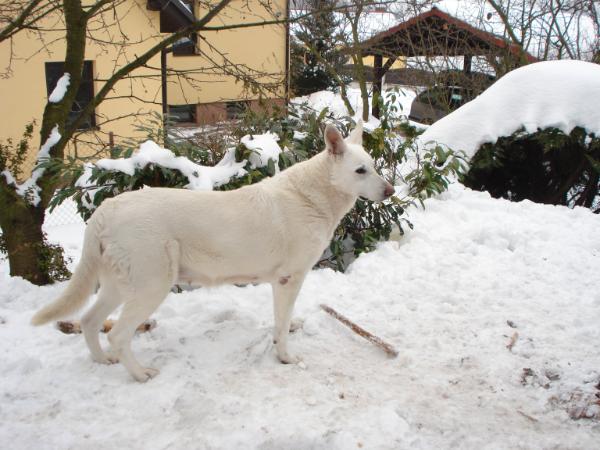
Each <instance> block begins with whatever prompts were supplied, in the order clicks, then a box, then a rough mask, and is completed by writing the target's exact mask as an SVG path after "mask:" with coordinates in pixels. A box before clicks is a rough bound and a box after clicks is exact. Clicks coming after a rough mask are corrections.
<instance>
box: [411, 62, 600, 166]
mask: <svg viewBox="0 0 600 450" xmlns="http://www.w3.org/2000/svg"><path fill="white" fill-rule="evenodd" d="M599 104H600V66H599V65H597V64H592V63H588V62H583V61H572V60H562V61H545V62H540V63H535V64H531V65H528V66H525V67H521V68H519V69H516V70H514V71H512V72H509V73H508V74H506V75H505V76H503V77H502V78H500V79H499V80H498V81H497V82H496V83H494V84H493V85H492V86H491V87H490V88H489V89H487V90H486V91H485V92H483V93H482V94H481V95H480V96H479V97H477V98H475V99H474V100H472V101H471V102H469V103H466V104H465V105H463V106H462V107H460V108H459V109H457V110H456V111H454V112H453V113H451V114H449V115H447V116H446V117H444V118H442V119H441V120H439V121H437V122H436V123H434V124H433V125H431V126H430V127H429V128H428V129H427V131H425V132H424V133H423V134H422V135H421V136H420V137H419V140H418V142H419V144H420V145H422V146H425V145H427V144H428V143H431V142H435V143H439V144H443V145H446V146H448V147H449V148H451V149H453V150H463V151H464V152H465V153H466V154H467V156H468V157H469V158H470V157H472V156H473V155H474V154H475V152H476V151H477V150H478V149H479V147H480V146H481V145H482V144H485V143H488V142H491V143H493V142H496V140H497V139H498V138H499V137H502V136H510V135H511V134H513V133H514V132H515V131H517V130H518V129H519V128H521V127H524V128H525V130H526V131H527V132H529V133H532V132H535V131H537V130H538V129H544V128H548V127H556V128H558V129H560V130H561V131H563V132H564V133H570V132H571V131H572V130H573V128H575V127H578V126H579V127H582V128H585V129H586V130H587V131H588V132H590V133H594V134H596V135H600V108H598V105H599Z"/></svg>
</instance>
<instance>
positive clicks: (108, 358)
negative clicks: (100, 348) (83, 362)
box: [92, 353, 119, 365]
mask: <svg viewBox="0 0 600 450" xmlns="http://www.w3.org/2000/svg"><path fill="white" fill-rule="evenodd" d="M92 359H93V360H94V361H95V362H97V363H98V364H107V365H110V364H116V363H118V362H119V358H118V357H117V356H114V355H112V354H110V353H105V354H104V355H102V356H101V357H94V356H92Z"/></svg>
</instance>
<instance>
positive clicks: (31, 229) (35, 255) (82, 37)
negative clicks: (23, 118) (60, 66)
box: [0, 0, 88, 285]
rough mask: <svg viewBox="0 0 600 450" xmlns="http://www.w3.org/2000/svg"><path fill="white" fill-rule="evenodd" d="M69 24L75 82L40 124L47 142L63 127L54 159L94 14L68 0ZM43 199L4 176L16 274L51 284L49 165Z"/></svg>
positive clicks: (0, 222)
mask: <svg viewBox="0 0 600 450" xmlns="http://www.w3.org/2000/svg"><path fill="white" fill-rule="evenodd" d="M63 13H64V18H65V24H66V33H65V38H66V44H67V45H66V47H67V48H66V54H65V72H66V73H69V74H70V76H71V78H70V84H69V87H68V88H67V91H66V93H65V95H64V97H63V99H62V100H61V101H60V102H58V103H50V102H49V103H47V104H46V107H45V109H44V115H43V119H42V124H41V129H40V145H43V144H44V143H45V142H46V141H47V139H48V137H49V136H50V134H51V132H52V130H53V129H54V128H55V127H58V131H59V132H60V133H61V136H62V137H61V139H60V140H59V142H58V143H57V144H55V145H54V146H53V147H52V148H51V149H50V156H51V157H52V158H59V159H62V158H63V157H64V150H65V147H66V145H67V142H68V140H69V138H70V136H71V135H72V132H71V133H70V134H67V133H65V130H66V129H67V127H68V124H67V121H68V117H69V111H71V107H72V105H73V102H74V101H75V97H76V95H77V90H78V89H79V85H80V84H81V77H82V70H83V61H84V58H85V44H86V28H87V20H88V17H87V16H86V15H85V13H84V11H83V8H82V6H81V0H63ZM36 184H37V186H39V188H40V192H39V196H40V201H39V203H38V205H37V206H34V205H32V204H31V203H30V202H29V200H28V199H27V198H26V197H23V196H21V195H19V194H18V193H17V192H16V190H15V186H14V185H9V184H8V183H7V182H6V180H5V177H3V176H0V227H1V228H2V237H3V241H4V243H5V244H6V250H7V253H8V261H9V264H10V274H11V276H20V277H23V278H24V279H26V280H28V281H30V282H31V283H34V284H37V285H43V284H48V283H50V281H51V279H50V273H49V267H48V265H47V262H48V255H46V254H45V253H46V245H45V243H44V234H43V232H42V225H43V223H44V215H45V210H46V207H47V206H48V203H49V202H50V199H51V198H52V196H53V194H54V190H55V188H56V178H55V174H54V173H52V171H51V170H49V169H45V171H44V172H43V174H42V175H41V176H40V177H39V179H38V180H37V183H36Z"/></svg>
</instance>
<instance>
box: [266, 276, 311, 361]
mask: <svg viewBox="0 0 600 450" xmlns="http://www.w3.org/2000/svg"><path fill="white" fill-rule="evenodd" d="M305 275H306V274H301V275H290V276H285V277H281V278H279V279H278V280H277V281H276V282H274V283H271V286H272V288H273V312H274V315H275V328H274V333H273V337H274V339H275V348H276V349H277V357H278V358H279V360H280V361H281V362H282V363H284V364H296V363H297V362H299V361H300V359H299V358H297V357H295V356H293V355H291V354H290V353H289V352H288V348H287V342H288V335H289V332H290V323H291V321H292V311H293V310H294V303H295V302H296V297H298V293H299V292H300V288H301V287H302V282H303V281H304V277H305Z"/></svg>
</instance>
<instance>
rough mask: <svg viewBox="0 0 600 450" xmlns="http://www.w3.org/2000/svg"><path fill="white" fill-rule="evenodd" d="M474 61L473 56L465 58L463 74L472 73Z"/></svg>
mask: <svg viewBox="0 0 600 450" xmlns="http://www.w3.org/2000/svg"><path fill="white" fill-rule="evenodd" d="M472 60H473V56H471V55H465V56H464V64H463V72H464V73H465V74H467V75H468V74H470V73H471V62H472Z"/></svg>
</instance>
